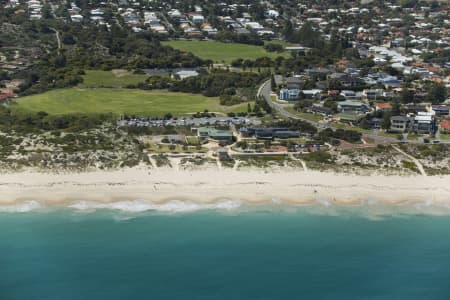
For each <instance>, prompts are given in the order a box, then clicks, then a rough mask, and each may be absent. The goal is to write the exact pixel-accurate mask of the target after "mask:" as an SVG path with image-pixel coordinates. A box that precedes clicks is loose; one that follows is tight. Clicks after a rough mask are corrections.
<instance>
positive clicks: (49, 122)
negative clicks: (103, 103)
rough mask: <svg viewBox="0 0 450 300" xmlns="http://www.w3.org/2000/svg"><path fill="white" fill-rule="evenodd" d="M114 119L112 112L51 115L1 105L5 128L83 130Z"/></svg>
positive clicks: (0, 113) (0, 110)
mask: <svg viewBox="0 0 450 300" xmlns="http://www.w3.org/2000/svg"><path fill="white" fill-rule="evenodd" d="M106 121H113V116H112V115H111V114H67V115H57V116H54V115H49V114H47V113H46V112H36V113H34V112H33V113H32V112H21V111H17V110H11V109H9V108H6V107H3V106H0V127H1V128H2V129H4V130H16V131H26V132H34V131H36V130H68V131H81V130H86V129H91V128H95V127H97V126H99V125H101V124H103V123H104V122H106Z"/></svg>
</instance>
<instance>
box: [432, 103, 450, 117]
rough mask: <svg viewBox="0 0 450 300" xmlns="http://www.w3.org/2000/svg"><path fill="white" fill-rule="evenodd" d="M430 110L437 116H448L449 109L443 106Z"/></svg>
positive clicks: (436, 106) (434, 106) (433, 107)
mask: <svg viewBox="0 0 450 300" xmlns="http://www.w3.org/2000/svg"><path fill="white" fill-rule="evenodd" d="M432 110H433V111H434V112H435V113H436V115H437V116H448V115H449V111H450V108H449V107H448V106H445V105H433V106H432Z"/></svg>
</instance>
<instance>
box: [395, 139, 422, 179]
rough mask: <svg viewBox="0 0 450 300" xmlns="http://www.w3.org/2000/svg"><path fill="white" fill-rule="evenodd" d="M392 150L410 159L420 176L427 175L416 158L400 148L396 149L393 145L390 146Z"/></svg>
mask: <svg viewBox="0 0 450 300" xmlns="http://www.w3.org/2000/svg"><path fill="white" fill-rule="evenodd" d="M392 148H394V149H395V150H397V151H398V152H400V153H401V154H403V155H404V156H406V157H408V158H409V159H411V160H412V161H413V162H414V163H415V164H416V166H417V169H419V172H420V174H422V175H423V176H427V173H426V172H425V170H424V168H423V165H422V164H421V163H420V161H419V160H418V159H417V158H415V157H414V156H411V155H409V154H408V153H406V152H405V151H403V150H401V149H400V148H398V147H397V146H395V145H392Z"/></svg>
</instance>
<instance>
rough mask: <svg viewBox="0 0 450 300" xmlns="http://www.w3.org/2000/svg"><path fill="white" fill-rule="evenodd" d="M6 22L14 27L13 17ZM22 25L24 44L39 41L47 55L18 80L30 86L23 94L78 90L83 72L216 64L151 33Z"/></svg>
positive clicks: (45, 22)
mask: <svg viewBox="0 0 450 300" xmlns="http://www.w3.org/2000/svg"><path fill="white" fill-rule="evenodd" d="M3 18H4V19H7V20H9V21H12V20H11V18H12V16H10V17H8V16H4V15H3ZM17 22H19V23H20V34H21V35H22V39H23V40H26V41H28V40H34V41H38V43H37V45H38V46H39V47H40V48H41V52H42V53H44V54H42V55H41V56H40V58H39V59H38V60H36V61H34V62H33V64H32V66H31V67H30V68H29V69H27V70H25V71H23V72H21V73H18V74H15V78H23V79H25V81H26V82H25V84H24V85H23V87H22V89H21V92H23V93H24V94H31V93H38V92H43V91H46V90H49V89H53V88H62V87H67V86H73V85H77V84H78V83H80V82H81V81H82V77H81V76H80V75H82V70H84V69H101V70H111V69H115V68H127V69H146V68H193V67H199V66H205V65H209V64H211V63H212V62H210V61H204V60H202V59H200V58H198V57H196V56H194V55H193V54H191V53H187V52H184V51H179V50H176V49H173V48H171V47H167V46H164V45H162V44H161V43H160V37H158V36H157V35H155V34H153V33H151V32H142V33H134V32H131V31H130V30H129V29H128V28H127V27H121V26H118V25H116V24H114V25H112V26H111V27H110V28H109V29H108V28H106V26H95V25H91V24H77V23H65V22H63V21H62V20H57V19H45V18H44V19H42V20H39V21H33V22H30V21H29V20H25V21H20V20H18V21H17ZM55 31H56V32H58V34H59V36H60V39H61V42H62V47H61V48H59V47H58V45H57V43H56V36H55ZM18 45H20V44H17V45H16V46H18Z"/></svg>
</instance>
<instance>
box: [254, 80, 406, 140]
mask: <svg viewBox="0 0 450 300" xmlns="http://www.w3.org/2000/svg"><path fill="white" fill-rule="evenodd" d="M271 91H272V87H271V83H270V80H267V81H265V82H264V83H263V84H261V86H260V87H259V89H258V93H257V94H256V95H257V97H262V98H263V99H264V100H265V101H266V102H267V104H269V106H270V107H272V109H274V110H276V111H277V112H278V113H279V114H280V115H282V116H284V117H286V118H290V119H294V120H301V121H303V122H307V123H309V124H311V125H313V126H315V127H317V128H321V129H325V128H331V129H332V130H335V128H333V127H332V126H330V125H324V124H321V123H318V122H314V121H311V120H307V119H304V118H302V117H299V116H297V115H295V114H293V113H290V112H288V111H287V110H286V109H285V108H284V107H283V105H281V104H278V103H275V102H273V101H272V99H271V97H270V93H271ZM363 137H368V138H371V139H374V140H377V141H379V142H383V143H398V142H399V140H397V139H395V138H390V137H385V136H380V135H377V134H375V133H370V134H363Z"/></svg>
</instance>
